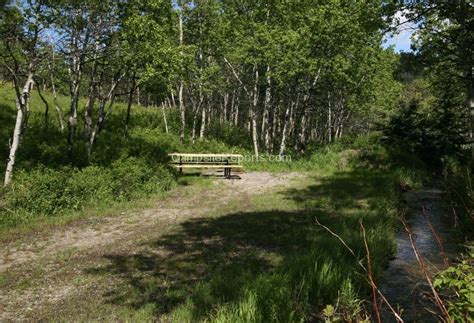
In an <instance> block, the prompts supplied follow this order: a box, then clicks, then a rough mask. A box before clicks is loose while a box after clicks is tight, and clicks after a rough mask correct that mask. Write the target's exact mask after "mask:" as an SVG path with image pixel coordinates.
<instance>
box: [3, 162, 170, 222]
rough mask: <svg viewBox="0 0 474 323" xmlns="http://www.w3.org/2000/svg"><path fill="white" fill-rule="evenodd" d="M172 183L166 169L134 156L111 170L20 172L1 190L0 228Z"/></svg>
mask: <svg viewBox="0 0 474 323" xmlns="http://www.w3.org/2000/svg"><path fill="white" fill-rule="evenodd" d="M174 183H175V177H174V175H173V173H172V172H171V171H170V170H169V169H168V168H165V167H163V166H162V165H156V166H153V165H150V164H147V163H146V162H145V160H143V159H140V158H136V157H130V158H124V159H120V160H117V161H114V162H113V163H112V165H111V166H110V167H99V166H89V167H85V168H82V169H80V170H79V169H74V168H70V167H62V168H60V169H51V168H46V167H44V166H41V167H38V168H36V169H32V170H28V171H26V170H21V171H19V172H18V174H17V175H16V177H15V181H14V182H13V183H12V185H11V186H9V187H8V188H6V189H5V190H4V193H3V198H2V200H3V209H4V211H3V212H2V213H3V214H4V216H2V221H1V222H0V226H15V225H18V224H24V223H25V221H28V219H29V218H31V217H33V218H34V217H40V216H55V215H60V214H61V212H64V211H68V210H81V209H82V208H83V207H84V206H88V205H97V204H101V205H107V204H111V203H113V202H118V201H129V200H132V199H136V198H140V197H146V196H147V195H149V194H153V193H155V194H156V193H159V192H163V191H166V190H169V189H170V188H171V187H172V186H173V185H174ZM5 210H7V211H5ZM13 210H14V211H13Z"/></svg>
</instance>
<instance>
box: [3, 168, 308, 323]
mask: <svg viewBox="0 0 474 323" xmlns="http://www.w3.org/2000/svg"><path fill="white" fill-rule="evenodd" d="M240 177H241V178H240V179H232V180H224V179H216V180H212V181H211V182H210V183H211V184H210V185H207V186H203V185H188V186H186V185H184V186H180V187H178V188H176V189H175V190H174V191H173V192H171V193H170V194H169V195H168V196H167V197H166V198H164V199H161V200H159V201H157V202H156V203H155V204H156V205H154V206H153V207H152V208H149V209H145V210H141V211H132V212H121V213H120V214H118V215H116V216H107V217H94V218H93V217H90V218H87V219H82V220H78V221H73V222H72V223H70V224H68V225H66V226H59V227H56V228H49V229H40V230H37V231H32V232H25V233H22V234H17V235H16V236H15V237H14V238H9V239H7V240H5V239H3V241H0V320H17V319H20V320H22V319H33V318H34V319H43V318H46V319H48V318H55V317H56V318H57V317H68V314H71V315H74V317H78V316H80V317H81V316H82V317H83V318H87V317H94V318H98V317H100V316H101V315H102V314H103V315H106V316H107V317H108V318H109V319H110V318H111V316H110V313H109V314H107V312H109V310H112V309H107V308H102V309H97V308H96V307H95V306H94V305H93V304H99V303H102V304H106V303H109V304H111V303H114V301H111V300H110V297H111V293H112V291H113V289H114V286H115V285H117V284H120V283H123V282H124V281H125V280H127V279H132V278H131V277H124V275H121V274H118V275H116V274H111V275H97V274H96V273H94V271H100V270H101V269H100V268H106V267H107V266H109V265H110V263H114V262H116V261H118V259H119V258H120V257H125V256H124V255H127V256H129V257H131V258H130V259H128V260H125V258H123V259H122V260H124V261H125V263H123V264H122V265H123V266H125V267H126V266H127V265H126V262H128V261H132V262H133V261H134V260H133V257H134V255H136V256H137V257H139V254H141V253H143V251H144V249H147V248H149V247H148V245H147V242H148V241H150V240H152V239H157V238H163V237H165V236H166V235H171V234H175V233H176V232H177V231H179V230H180V226H182V224H183V223H184V222H186V221H191V220H192V219H202V218H207V217H216V216H219V215H222V214H229V213H236V212H244V211H246V210H247V209H248V208H249V207H250V204H252V200H253V197H255V196H259V195H260V196H262V195H265V194H267V193H269V192H270V191H275V190H278V189H279V188H282V187H286V188H288V187H291V186H292V185H293V184H291V183H293V182H295V180H296V181H297V179H298V178H301V175H300V174H298V173H287V174H279V175H273V174H271V173H268V172H250V173H244V174H240ZM188 243H189V244H192V243H193V241H189V242H188ZM200 243H203V244H206V243H207V241H206V239H205V238H203V240H202V241H201V242H200ZM159 249H160V248H159ZM159 249H155V250H153V252H157V253H161V255H160V257H161V256H164V257H166V256H167V254H169V253H172V252H173V250H166V248H161V250H159ZM191 253H192V251H191V250H190V252H189V254H191ZM136 260H137V261H138V260H139V259H136ZM141 260H143V259H141ZM141 260H140V261H141ZM142 264H143V265H145V266H146V265H147V261H146V260H144V261H143V263H142ZM148 265H149V264H148ZM125 267H124V268H122V269H118V271H119V272H121V273H122V274H124V273H125V272H124V270H125ZM92 268H94V269H92ZM98 268H99V269H98ZM130 274H131V273H130ZM125 275H126V274H125ZM191 276H192V275H191V274H190V276H189V277H187V279H195V278H193V277H191ZM170 278H171V277H170ZM132 280H133V279H132ZM171 280H173V279H172V278H171ZM171 283H172V282H171ZM85 299H87V300H88V301H87V302H88V303H90V304H91V308H95V309H96V310H97V311H98V312H96V311H93V312H92V313H91V312H89V310H90V308H89V309H87V308H86V307H87V306H86V307H83V306H77V305H78V304H80V303H81V302H83V301H84V300H85ZM129 305H130V304H129ZM137 306H138V305H137ZM112 307H114V306H113V305H112ZM132 307H133V306H132ZM112 312H113V313H114V314H115V315H118V317H123V315H125V316H126V315H127V313H128V312H125V313H120V311H116V310H112ZM57 315H58V316H57ZM112 317H113V316H112Z"/></svg>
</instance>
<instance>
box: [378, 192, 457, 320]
mask: <svg viewBox="0 0 474 323" xmlns="http://www.w3.org/2000/svg"><path fill="white" fill-rule="evenodd" d="M440 187H441V186H436V188H433V187H431V188H423V189H420V190H417V191H410V192H407V193H405V194H404V199H405V201H406V206H407V212H406V220H405V224H406V226H405V225H403V226H402V228H401V229H400V230H399V232H398V233H397V238H396V242H397V246H398V251H397V252H396V254H395V258H394V259H392V260H391V261H390V262H389V264H388V268H387V270H386V271H385V273H384V275H383V277H381V279H380V281H379V288H380V289H381V291H382V293H383V294H384V295H385V297H386V298H387V300H388V301H389V303H390V304H391V305H392V306H393V307H394V308H395V309H396V310H397V311H401V316H402V318H403V319H404V320H405V322H412V321H419V322H438V321H439V320H440V318H439V317H438V313H439V309H438V308H437V306H436V303H435V300H434V297H433V292H432V291H431V289H430V285H429V283H428V280H427V278H426V275H425V272H426V273H427V274H428V276H429V277H430V279H432V278H433V276H434V275H435V274H436V273H438V272H439V271H441V270H443V269H445V268H446V267H447V265H448V264H449V263H451V261H452V260H453V259H454V258H455V257H456V256H457V255H458V251H459V249H458V248H459V247H457V244H456V242H459V238H458V237H457V234H456V231H455V225H454V220H453V216H452V213H451V210H450V205H449V202H448V200H447V197H446V194H445V192H444V191H443V190H442V189H440ZM407 230H408V231H410V234H409V233H408V231H407ZM410 235H411V238H410ZM414 248H416V250H417V253H418V256H419V257H418V258H419V259H421V261H422V263H423V264H422V266H424V268H425V270H422V269H421V267H422V266H420V263H419V260H417V255H416V254H415V251H414ZM382 317H383V321H384V322H385V321H387V322H392V321H393V322H395V321H396V319H395V317H394V316H393V314H391V313H390V312H389V310H388V308H387V306H384V307H383V308H382Z"/></svg>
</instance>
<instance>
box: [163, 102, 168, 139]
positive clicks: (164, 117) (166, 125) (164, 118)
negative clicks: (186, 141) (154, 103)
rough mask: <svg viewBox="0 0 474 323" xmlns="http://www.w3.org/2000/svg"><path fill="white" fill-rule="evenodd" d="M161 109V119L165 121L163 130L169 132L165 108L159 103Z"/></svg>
mask: <svg viewBox="0 0 474 323" xmlns="http://www.w3.org/2000/svg"><path fill="white" fill-rule="evenodd" d="M161 111H162V112H163V120H164V122H165V131H166V133H169V131H168V121H167V120H166V109H165V105H164V104H162V105H161Z"/></svg>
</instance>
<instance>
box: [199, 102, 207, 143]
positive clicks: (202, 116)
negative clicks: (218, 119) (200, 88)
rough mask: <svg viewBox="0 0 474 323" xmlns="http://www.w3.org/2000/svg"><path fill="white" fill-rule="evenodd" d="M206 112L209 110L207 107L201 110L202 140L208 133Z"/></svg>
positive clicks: (200, 137) (200, 134)
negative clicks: (206, 132)
mask: <svg viewBox="0 0 474 323" xmlns="http://www.w3.org/2000/svg"><path fill="white" fill-rule="evenodd" d="M206 110H207V107H206V106H204V107H202V109H201V131H200V132H199V139H200V140H203V139H204V134H205V131H206Z"/></svg>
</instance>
